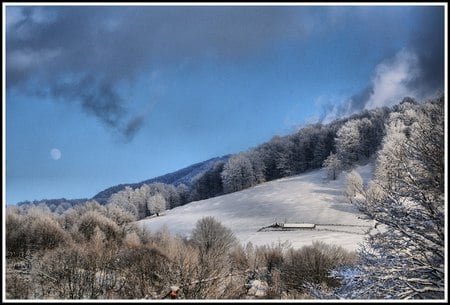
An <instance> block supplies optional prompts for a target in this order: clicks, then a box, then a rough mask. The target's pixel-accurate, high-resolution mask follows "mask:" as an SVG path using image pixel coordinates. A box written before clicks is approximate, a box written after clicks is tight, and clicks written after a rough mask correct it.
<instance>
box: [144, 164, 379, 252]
mask: <svg viewBox="0 0 450 305" xmlns="http://www.w3.org/2000/svg"><path fill="white" fill-rule="evenodd" d="M356 170H357V171H358V172H359V173H360V174H361V176H362V177H363V179H364V180H365V181H367V179H369V178H370V176H371V175H372V172H373V165H372V164H368V165H366V166H362V167H358V168H357V169H356ZM345 176H346V173H342V174H341V175H340V177H339V178H338V179H337V180H335V181H327V180H326V179H325V177H326V173H325V172H324V170H323V169H321V170H316V171H312V172H309V173H305V174H302V175H299V176H294V177H289V178H283V179H279V180H276V181H271V182H267V183H263V184H260V185H257V186H255V187H252V188H249V189H246V190H243V191H240V192H236V193H232V194H227V195H223V196H219V197H215V198H210V199H207V200H201V201H196V202H191V203H189V204H187V205H184V206H181V207H178V208H175V209H172V210H169V211H166V212H165V213H164V214H163V215H162V216H159V217H152V218H148V219H144V220H141V221H139V224H140V225H142V226H144V227H145V228H147V229H150V230H151V231H157V230H159V229H161V228H163V227H166V228H167V229H168V230H169V231H170V232H172V233H174V234H180V235H183V236H189V234H190V233H191V231H192V229H193V228H194V226H195V223H196V222H197V220H199V219H200V218H202V217H204V216H213V217H215V218H216V219H218V220H219V221H220V222H221V223H222V224H223V225H225V226H227V227H229V228H230V229H231V230H233V232H234V234H235V235H236V237H237V238H238V239H239V240H240V241H241V242H242V243H243V244H246V243H247V242H252V243H253V244H254V245H263V244H268V245H270V244H272V243H274V244H277V243H278V242H281V243H283V242H286V241H288V242H289V243H290V245H291V246H292V247H294V248H299V247H301V246H303V245H308V244H311V243H312V242H313V241H314V240H316V241H319V240H320V241H324V242H326V243H330V244H336V245H341V246H343V247H344V248H346V249H348V250H356V249H357V247H358V243H360V242H361V241H362V240H363V238H364V234H365V233H366V232H368V231H369V230H370V229H371V227H372V225H373V224H372V222H369V221H367V220H363V219H361V218H360V216H361V214H360V213H359V212H358V211H357V210H356V209H355V208H354V207H353V206H352V205H351V204H350V203H348V200H347V199H346V198H345V197H344V196H343V190H344V189H345ZM275 222H278V223H285V222H289V223H313V224H316V228H315V229H312V230H308V229H304V230H295V231H273V230H272V231H269V230H260V229H261V228H263V227H266V226H269V225H271V224H274V223H275ZM258 230H260V231H258Z"/></svg>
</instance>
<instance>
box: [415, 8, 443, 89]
mask: <svg viewBox="0 0 450 305" xmlns="http://www.w3.org/2000/svg"><path fill="white" fill-rule="evenodd" d="M417 21H418V26H417V27H416V28H415V29H414V32H413V33H412V35H411V42H410V43H411V46H412V50H413V51H414V52H415V53H416V54H417V56H418V58H419V65H420V77H418V78H417V79H416V80H415V81H414V82H412V83H411V87H413V88H420V90H421V92H420V93H421V94H422V95H427V94H429V92H433V91H435V90H437V89H443V87H444V29H445V26H444V9H443V8H442V7H430V8H429V9H427V10H424V11H423V14H421V15H419V16H418V19H417Z"/></svg>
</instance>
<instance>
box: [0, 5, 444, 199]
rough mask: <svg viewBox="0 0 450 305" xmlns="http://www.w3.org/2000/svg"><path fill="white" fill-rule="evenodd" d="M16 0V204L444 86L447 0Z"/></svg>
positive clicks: (8, 107)
mask: <svg viewBox="0 0 450 305" xmlns="http://www.w3.org/2000/svg"><path fill="white" fill-rule="evenodd" d="M4 9H5V14H6V21H5V24H4V29H3V31H4V34H5V33H6V46H4V50H5V51H6V62H5V65H4V72H5V73H6V85H5V84H4V86H6V95H5V96H6V97H5V99H4V101H3V105H4V115H5V119H6V124H5V127H6V130H5V140H4V144H5V145H6V150H5V152H6V156H4V160H3V162H4V164H5V165H6V167H4V168H6V171H5V173H4V176H5V177H6V184H5V187H6V202H7V203H8V204H13V203H17V202H18V201H23V200H34V199H44V198H47V199H50V198H62V197H65V198H90V197H92V196H94V195H95V194H96V193H97V192H99V191H101V190H103V189H104V188H106V187H109V186H112V185H116V184H120V183H133V182H139V181H142V180H146V179H149V178H152V177H155V176H158V175H162V174H165V173H168V172H171V171H174V170H177V169H180V168H183V167H185V166H188V165H191V164H193V163H196V162H199V161H203V160H206V159H209V158H212V157H216V156H222V155H225V154H229V153H237V152H239V151H245V150H247V149H249V148H251V147H254V146H256V145H258V144H261V143H262V142H265V141H267V140H270V138H271V137H272V136H274V135H285V134H288V133H292V132H294V131H295V130H296V129H297V128H299V127H301V126H304V125H305V124H308V123H314V122H318V121H322V122H327V121H329V120H331V119H333V118H336V117H339V116H345V115H348V114H351V113H353V112H355V111H360V110H362V109H370V108H374V107H379V106H383V105H387V106H390V105H393V104H395V103H397V102H398V101H399V99H400V100H401V98H402V97H404V96H405V95H408V96H412V97H415V98H417V99H423V98H426V97H428V96H431V95H433V94H436V92H437V91H439V90H443V89H444V7H443V6H411V5H409V6H380V5H378V6H370V5H368V6H367V5H366V6H320V7H319V6H305V5H296V6H295V5H294V6H209V7H205V6H167V7H155V6H145V7H141V6H114V7H107V6H100V7H93V6H71V7H68V6H66V7H58V6H51V7H50V6H13V5H6V6H5V4H4ZM52 150H53V154H52ZM55 152H56V153H55ZM59 152H60V155H59Z"/></svg>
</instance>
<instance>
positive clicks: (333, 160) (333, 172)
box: [323, 153, 342, 180]
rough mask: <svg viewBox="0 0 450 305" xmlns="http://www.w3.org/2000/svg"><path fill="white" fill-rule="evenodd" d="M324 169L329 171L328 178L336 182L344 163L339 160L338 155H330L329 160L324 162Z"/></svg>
mask: <svg viewBox="0 0 450 305" xmlns="http://www.w3.org/2000/svg"><path fill="white" fill-rule="evenodd" d="M323 167H325V168H326V170H327V176H328V178H329V179H331V180H336V178H337V176H338V175H339V172H340V171H341V169H342V162H341V160H339V158H338V157H337V155H336V154H334V153H330V155H329V156H328V158H326V159H325V161H323Z"/></svg>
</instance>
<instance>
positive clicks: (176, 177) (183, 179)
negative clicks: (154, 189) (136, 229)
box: [92, 155, 231, 204]
mask: <svg viewBox="0 0 450 305" xmlns="http://www.w3.org/2000/svg"><path fill="white" fill-rule="evenodd" d="M230 156H231V155H226V156H222V157H215V158H212V159H209V160H206V161H203V162H199V163H195V164H192V165H190V166H188V167H185V168H182V169H180V170H177V171H175V172H173V173H168V174H165V175H162V176H159V177H156V178H152V179H149V180H145V181H142V182H138V183H127V184H119V185H115V186H111V187H109V188H107V189H105V190H103V191H101V192H99V193H98V194H97V195H95V196H94V197H92V199H94V200H96V201H97V202H99V203H100V204H105V203H106V201H107V200H108V199H109V197H110V196H111V195H112V194H114V193H117V192H119V191H121V190H123V189H125V187H127V186H129V187H131V188H132V189H135V188H138V187H141V186H142V185H143V184H150V183H155V182H161V183H165V184H172V185H174V186H177V185H180V184H185V185H186V186H190V185H191V184H192V182H193V181H194V179H195V177H196V176H198V175H199V174H201V173H203V172H206V171H207V170H209V169H210V168H212V167H213V166H214V164H216V163H217V162H219V161H224V162H226V161H227V160H228V159H229V158H230Z"/></svg>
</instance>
